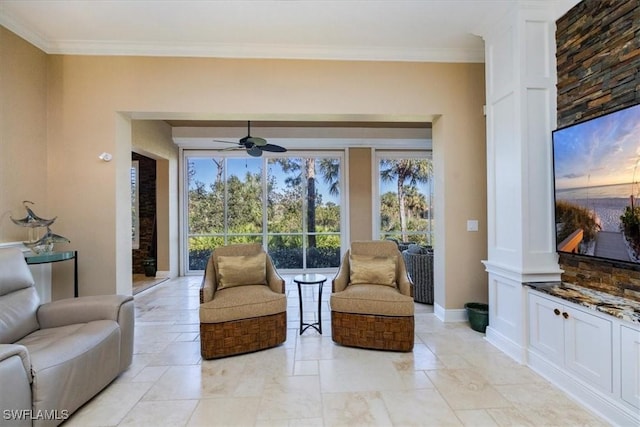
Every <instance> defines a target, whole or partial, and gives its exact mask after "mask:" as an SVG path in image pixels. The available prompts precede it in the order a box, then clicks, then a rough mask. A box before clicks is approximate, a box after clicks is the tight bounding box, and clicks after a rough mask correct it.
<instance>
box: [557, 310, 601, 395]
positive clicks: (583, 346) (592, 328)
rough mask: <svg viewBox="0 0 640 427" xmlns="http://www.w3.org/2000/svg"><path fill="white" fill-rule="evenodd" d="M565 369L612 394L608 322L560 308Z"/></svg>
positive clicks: (583, 313) (581, 312)
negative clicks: (562, 323) (563, 336)
mask: <svg viewBox="0 0 640 427" xmlns="http://www.w3.org/2000/svg"><path fill="white" fill-rule="evenodd" d="M562 316H563V318H564V331H565V340H566V341H565V363H566V368H567V370H569V371H571V372H573V373H574V374H576V375H577V376H579V377H580V378H582V379H584V380H585V381H588V382H590V383H591V384H593V385H595V386H597V387H599V388H600V389H601V390H605V391H607V392H609V393H610V392H612V391H613V351H612V350H613V342H612V330H611V329H612V324H611V321H609V320H606V319H603V318H601V317H597V316H595V315H593V314H589V313H586V312H583V311H580V310H574V309H571V308H569V307H564V308H563V312H562Z"/></svg>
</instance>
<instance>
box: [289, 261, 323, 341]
mask: <svg viewBox="0 0 640 427" xmlns="http://www.w3.org/2000/svg"><path fill="white" fill-rule="evenodd" d="M293 281H294V282H296V284H297V285H298V299H299V300H300V335H302V333H303V332H304V331H306V330H307V329H309V328H314V329H315V330H316V331H318V332H319V333H320V334H322V286H323V285H324V282H326V281H327V278H326V277H324V276H323V275H322V274H315V273H305V274H298V275H297V276H296V277H294V278H293ZM301 285H319V286H318V321H317V322H315V323H304V322H303V318H304V316H303V315H302V288H301Z"/></svg>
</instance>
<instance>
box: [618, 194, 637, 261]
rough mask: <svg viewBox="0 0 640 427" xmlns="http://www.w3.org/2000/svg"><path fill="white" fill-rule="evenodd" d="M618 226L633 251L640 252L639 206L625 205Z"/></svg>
mask: <svg viewBox="0 0 640 427" xmlns="http://www.w3.org/2000/svg"><path fill="white" fill-rule="evenodd" d="M620 228H621V229H622V231H623V232H624V235H625V237H626V239H627V241H628V242H629V244H630V245H631V247H632V248H633V251H634V252H635V253H636V254H638V253H640V207H631V206H627V207H626V208H625V210H624V213H623V214H622V215H621V216H620Z"/></svg>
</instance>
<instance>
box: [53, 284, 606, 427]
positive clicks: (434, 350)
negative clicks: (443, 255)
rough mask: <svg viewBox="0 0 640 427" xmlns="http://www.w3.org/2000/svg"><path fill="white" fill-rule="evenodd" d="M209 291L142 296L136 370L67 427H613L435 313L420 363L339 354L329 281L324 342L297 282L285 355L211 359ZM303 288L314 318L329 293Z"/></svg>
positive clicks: (425, 330)
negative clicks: (207, 356) (202, 319)
mask: <svg viewBox="0 0 640 427" xmlns="http://www.w3.org/2000/svg"><path fill="white" fill-rule="evenodd" d="M200 281H201V278H200V277H182V278H178V279H174V280H170V281H167V282H164V283H162V284H160V285H157V286H155V287H153V288H151V289H149V290H147V291H144V292H142V293H140V294H138V295H136V296H135V301H136V338H135V340H136V341H135V354H134V359H133V364H132V365H131V367H130V368H129V369H128V370H127V371H126V372H124V373H123V374H122V375H121V376H120V377H119V378H118V379H116V380H115V381H114V382H113V383H112V384H111V385H110V386H109V387H108V388H106V389H105V390H104V391H103V392H102V393H100V394H99V395H98V396H96V397H95V398H94V399H93V400H91V401H90V402H88V403H87V404H86V405H85V406H84V407H82V408H81V409H80V410H79V411H78V412H76V414H74V415H73V416H72V417H71V418H70V419H69V420H68V421H67V422H66V423H65V427H71V426H83V427H86V426H154V427H161V426H171V427H176V426H418V425H423V426H463V425H465V426H466V425H469V426H471V425H473V426H516V425H517V426H563V427H564V426H587V425H588V426H603V425H606V423H605V422H604V421H602V420H601V419H599V418H598V417H596V416H595V415H593V414H592V413H590V412H589V411H588V410H586V409H584V408H583V407H581V406H580V405H579V404H577V403H575V402H574V401H572V400H571V399H570V398H569V397H567V396H566V395H565V394H564V393H563V392H561V391H559V390H558V389H556V388H555V387H553V386H551V385H550V384H549V383H548V382H546V381H545V380H544V379H543V378H541V377H540V376H538V375H537V374H535V373H534V372H533V371H531V370H530V369H528V368H527V367H524V366H521V365H519V364H517V363H515V362H514V361H513V360H511V359H510V358H509V357H507V356H506V355H504V354H503V353H501V352H500V351H498V350H497V349H495V348H494V347H493V346H491V345H490V344H488V343H487V342H486V341H485V340H484V339H483V334H480V333H478V332H475V331H473V330H472V329H470V328H469V326H468V324H466V323H459V324H443V323H442V322H440V321H439V320H438V319H436V318H435V317H434V315H433V314H432V312H431V311H432V308H431V306H428V305H423V304H416V343H415V348H414V350H413V352H411V353H393V352H381V351H372V350H362V349H354V348H347V347H341V346H338V345H336V344H334V343H333V341H332V340H331V336H330V335H331V325H330V315H329V305H328V298H329V294H330V291H331V285H330V283H329V281H328V282H327V284H326V285H325V288H324V295H323V298H322V299H323V310H322V323H323V332H324V333H323V335H320V334H318V333H317V332H316V331H314V330H312V329H309V330H307V331H306V332H305V334H304V335H302V336H299V335H298V327H299V325H298V322H299V308H298V293H297V288H296V287H295V286H294V285H293V284H292V283H291V282H290V279H288V280H287V296H288V306H289V309H288V313H287V316H288V317H287V318H288V325H289V332H288V336H287V341H286V342H285V343H284V344H283V345H281V346H279V347H276V348H272V349H268V350H264V351H260V352H256V353H252V354H246V355H241V356H235V357H229V358H225V359H218V360H212V361H206V360H205V361H203V360H201V358H200V343H199V341H198V327H199V325H198V290H199V287H200ZM303 289H304V294H303V297H304V300H305V302H306V304H305V316H304V317H305V319H306V320H311V319H312V318H313V316H315V311H316V310H317V304H315V303H314V301H313V300H314V298H315V297H314V296H315V295H317V288H314V287H311V286H308V287H304V288H303ZM316 301H317V300H316ZM307 307H309V309H308V310H307ZM307 313H308V315H307Z"/></svg>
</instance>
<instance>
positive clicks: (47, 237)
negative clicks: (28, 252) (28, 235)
mask: <svg viewBox="0 0 640 427" xmlns="http://www.w3.org/2000/svg"><path fill="white" fill-rule="evenodd" d="M63 242H64V243H71V240H69V239H67V238H66V237H64V236H61V235H59V234H55V233H53V232H52V231H51V229H50V228H49V227H47V232H46V233H44V236H42V237H41V238H39V239H38V240H36V241H35V242H24V244H25V245H27V246H40V245H48V244H51V243H63Z"/></svg>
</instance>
